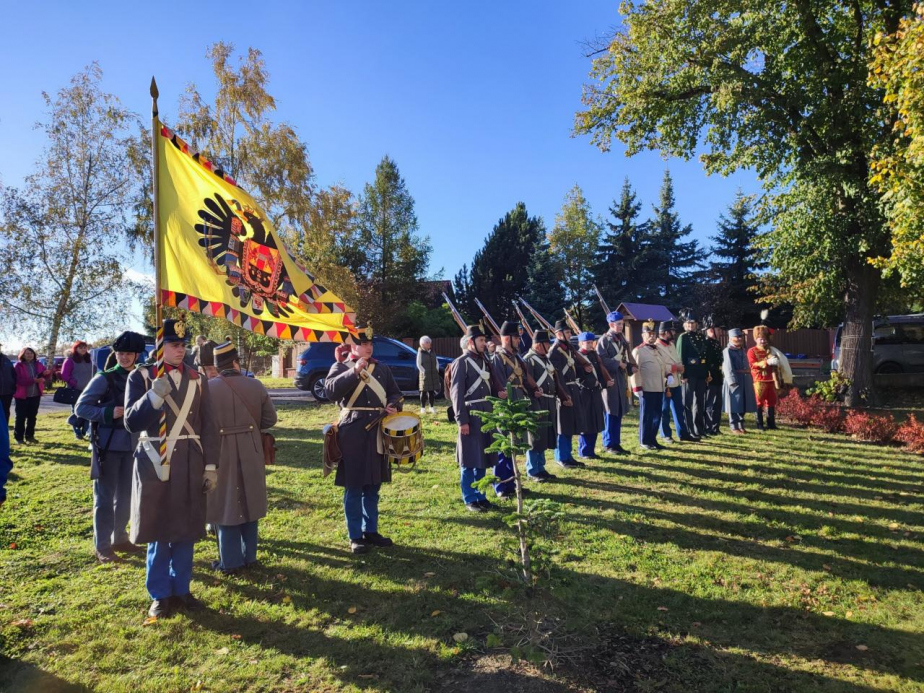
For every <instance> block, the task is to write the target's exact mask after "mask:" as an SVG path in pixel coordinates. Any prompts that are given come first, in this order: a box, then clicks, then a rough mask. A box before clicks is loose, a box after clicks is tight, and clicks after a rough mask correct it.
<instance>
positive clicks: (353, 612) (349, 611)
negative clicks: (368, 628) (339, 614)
mask: <svg viewBox="0 0 924 693" xmlns="http://www.w3.org/2000/svg"><path fill="white" fill-rule="evenodd" d="M356 612H357V608H356V607H355V606H351V607H350V608H349V609H347V613H348V614H355V613H356Z"/></svg>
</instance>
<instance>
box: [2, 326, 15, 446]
mask: <svg viewBox="0 0 924 693" xmlns="http://www.w3.org/2000/svg"><path fill="white" fill-rule="evenodd" d="M2 346H3V345H2V344H0V347H2ZM14 392H16V370H15V369H14V368H13V362H12V361H10V357H9V356H7V355H6V354H4V353H3V350H2V349H0V403H2V406H3V416H4V417H5V419H6V425H7V426H9V425H10V410H11V409H12V407H13V393H14ZM7 445H9V436H7Z"/></svg>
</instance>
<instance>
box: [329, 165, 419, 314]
mask: <svg viewBox="0 0 924 693" xmlns="http://www.w3.org/2000/svg"><path fill="white" fill-rule="evenodd" d="M357 224H358V231H357V238H356V240H357V243H356V245H355V246H354V247H353V248H351V249H350V253H349V254H348V256H347V258H346V260H347V263H348V266H349V267H350V268H351V270H352V271H353V275H354V276H355V277H356V278H357V281H358V282H359V284H360V297H361V300H360V304H361V306H362V310H363V311H364V312H365V315H363V316H362V317H363V318H366V319H371V320H373V322H374V323H375V324H376V325H377V326H378V327H379V329H381V330H382V331H383V332H390V331H392V330H393V329H394V327H395V324H396V320H397V318H398V317H399V316H400V315H401V313H402V311H403V309H404V306H405V304H406V303H407V301H408V299H409V298H410V297H412V296H414V295H415V294H414V292H415V290H416V288H417V284H418V282H420V281H422V280H424V279H426V274H427V267H428V265H429V262H430V253H431V251H432V246H431V245H430V239H429V238H427V237H425V236H421V235H419V233H418V225H417V215H416V213H415V212H414V198H412V197H411V194H410V193H409V192H408V190H407V186H406V185H405V182H404V179H403V178H402V177H401V173H400V172H399V171H398V167H397V166H396V165H395V162H394V161H393V160H392V159H390V158H389V157H387V156H385V157H383V158H382V161H381V162H379V165H378V166H376V169H375V180H374V181H373V182H372V183H367V184H366V187H365V189H364V191H363V196H362V198H361V199H360V202H359V211H358V214H357Z"/></svg>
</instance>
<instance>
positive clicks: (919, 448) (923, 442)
mask: <svg viewBox="0 0 924 693" xmlns="http://www.w3.org/2000/svg"><path fill="white" fill-rule="evenodd" d="M895 440H898V441H900V442H902V443H904V444H905V445H906V446H908V449H909V450H910V451H911V452H916V453H919V454H920V453H924V424H922V423H921V422H919V421H918V419H917V417H916V416H915V415H914V414H911V415H909V416H908V418H907V419H906V420H905V423H903V424H902V425H901V426H899V427H898V431H896V433H895Z"/></svg>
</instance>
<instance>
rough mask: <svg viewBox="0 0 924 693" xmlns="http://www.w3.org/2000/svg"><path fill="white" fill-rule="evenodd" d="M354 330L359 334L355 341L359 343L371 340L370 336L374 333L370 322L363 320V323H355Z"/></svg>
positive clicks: (366, 342)
mask: <svg viewBox="0 0 924 693" xmlns="http://www.w3.org/2000/svg"><path fill="white" fill-rule="evenodd" d="M356 331H357V332H358V333H359V336H358V338H357V342H358V343H359V344H368V343H369V342H371V341H372V336H373V334H374V333H373V331H372V323H371V322H365V323H361V324H359V325H357V326H356Z"/></svg>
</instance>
